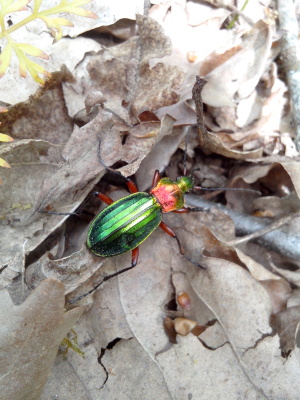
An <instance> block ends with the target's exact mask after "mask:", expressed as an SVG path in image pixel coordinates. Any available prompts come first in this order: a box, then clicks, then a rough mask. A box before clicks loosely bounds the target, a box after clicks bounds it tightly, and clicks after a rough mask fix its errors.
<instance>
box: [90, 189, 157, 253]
mask: <svg viewBox="0 0 300 400" xmlns="http://www.w3.org/2000/svg"><path fill="white" fill-rule="evenodd" d="M161 215H162V213H161V207H160V205H159V204H158V203H157V200H156V199H155V197H154V196H153V195H151V194H148V193H144V192H138V193H133V194H131V195H129V196H127V197H124V198H123V199H120V200H118V201H116V202H114V203H113V204H111V205H109V206H108V207H106V208H105V209H104V210H103V211H102V212H101V213H100V214H99V215H98V216H97V217H96V218H95V220H94V221H93V222H92V225H91V226H90V229H89V233H88V239H87V246H88V248H89V249H90V251H91V252H92V253H94V254H96V255H98V256H102V257H111V256H116V255H118V254H123V253H126V252H127V251H130V250H132V249H134V248H135V247H137V246H138V245H139V244H141V243H142V242H143V241H144V240H145V239H146V238H147V237H148V236H149V235H150V234H151V233H152V232H153V231H154V230H155V229H156V228H157V227H158V225H159V223H160V222H161Z"/></svg>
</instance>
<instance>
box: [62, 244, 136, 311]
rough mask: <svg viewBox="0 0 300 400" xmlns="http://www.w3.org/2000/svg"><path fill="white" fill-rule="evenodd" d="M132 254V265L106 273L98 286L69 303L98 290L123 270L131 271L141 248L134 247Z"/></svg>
mask: <svg viewBox="0 0 300 400" xmlns="http://www.w3.org/2000/svg"><path fill="white" fill-rule="evenodd" d="M131 254H132V255H131V266H130V267H128V268H124V269H121V271H118V272H115V273H114V274H111V275H106V276H105V277H104V278H103V280H102V281H101V282H100V283H98V285H96V286H94V287H93V289H91V290H90V291H88V292H87V293H84V294H82V295H81V296H79V297H77V298H76V299H73V300H71V301H69V303H70V304H72V303H75V302H76V301H78V300H81V299H83V298H84V297H86V296H88V295H89V294H91V293H93V292H94V291H95V290H97V289H98V288H99V287H100V286H101V285H102V283H104V282H106V281H109V280H110V279H112V278H114V277H116V276H118V275H120V274H123V272H126V271H129V270H130V269H132V268H134V267H135V266H136V265H137V262H138V258H139V248H138V247H136V248H135V249H133V250H132V253H131Z"/></svg>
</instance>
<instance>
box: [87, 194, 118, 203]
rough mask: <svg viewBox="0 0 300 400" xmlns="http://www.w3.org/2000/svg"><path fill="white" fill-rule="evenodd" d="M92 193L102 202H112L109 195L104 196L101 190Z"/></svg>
mask: <svg viewBox="0 0 300 400" xmlns="http://www.w3.org/2000/svg"><path fill="white" fill-rule="evenodd" d="M92 195H93V196H96V197H98V199H100V200H102V201H104V203H106V204H108V205H110V204H112V203H113V202H114V201H113V199H111V198H110V197H108V196H106V194H103V193H101V192H94V193H93V194H92Z"/></svg>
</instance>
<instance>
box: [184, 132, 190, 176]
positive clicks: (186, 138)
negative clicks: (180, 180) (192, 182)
mask: <svg viewBox="0 0 300 400" xmlns="http://www.w3.org/2000/svg"><path fill="white" fill-rule="evenodd" d="M188 136H189V131H188V132H187V134H186V135H185V149H184V156H183V176H186V155H187V147H188Z"/></svg>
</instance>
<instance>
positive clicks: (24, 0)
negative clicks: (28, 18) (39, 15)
mask: <svg viewBox="0 0 300 400" xmlns="http://www.w3.org/2000/svg"><path fill="white" fill-rule="evenodd" d="M30 1H31V0H18V1H16V2H15V1H14V0H12V1H7V0H6V1H5V0H4V1H3V0H2V1H1V2H0V3H1V12H0V15H1V16H4V15H6V14H10V13H13V12H16V11H26V10H27V8H26V6H27V4H28V3H29V2H30Z"/></svg>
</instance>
